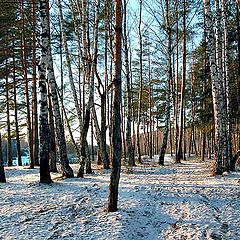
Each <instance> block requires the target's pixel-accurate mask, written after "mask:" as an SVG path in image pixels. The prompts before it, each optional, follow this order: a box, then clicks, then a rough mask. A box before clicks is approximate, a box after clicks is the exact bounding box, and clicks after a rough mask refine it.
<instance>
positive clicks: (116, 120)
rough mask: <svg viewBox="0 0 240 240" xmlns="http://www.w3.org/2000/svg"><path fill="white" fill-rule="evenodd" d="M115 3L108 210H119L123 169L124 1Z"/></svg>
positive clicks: (118, 0)
mask: <svg viewBox="0 0 240 240" xmlns="http://www.w3.org/2000/svg"><path fill="white" fill-rule="evenodd" d="M114 3H115V33H114V43H115V52H114V66H115V72H114V81H113V82H114V100H113V136H112V142H113V159H112V171H111V177H110V185H109V197H108V212H115V211H117V210H118V208H117V203H118V185H119V179H120V170H121V158H122V145H121V130H120V129H121V114H120V108H121V83H122V77H121V71H122V56H121V54H122V1H121V0H114Z"/></svg>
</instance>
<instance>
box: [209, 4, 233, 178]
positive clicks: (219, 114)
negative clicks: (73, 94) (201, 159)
mask: <svg viewBox="0 0 240 240" xmlns="http://www.w3.org/2000/svg"><path fill="white" fill-rule="evenodd" d="M215 3H216V4H215V6H216V11H218V9H217V8H218V1H215ZM204 10H205V16H206V32H207V40H208V45H207V50H208V53H209V59H210V72H211V79H212V96H213V108H214V127H215V136H214V139H215V149H214V150H215V152H214V153H215V154H214V155H215V165H214V168H213V173H214V174H216V175H220V174H222V173H223V171H226V170H227V168H226V167H227V166H225V167H223V164H226V162H227V160H228V159H227V158H228V156H227V155H228V144H227V132H226V119H227V112H226V101H225V100H226V99H225V93H224V86H223V81H222V75H221V72H222V69H221V60H220V59H219V58H220V57H221V54H220V51H219V47H220V46H221V40H220V39H219V37H220V36H219V34H220V33H219V31H220V30H219V29H217V31H216V34H214V30H213V25H214V24H213V20H212V19H213V16H212V13H211V9H210V1H209V0H204ZM217 17H219V16H218V15H217ZM216 21H217V27H219V25H220V23H219V22H218V21H219V19H218V18H216ZM215 44H216V45H215Z"/></svg>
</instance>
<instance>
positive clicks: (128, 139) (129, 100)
mask: <svg viewBox="0 0 240 240" xmlns="http://www.w3.org/2000/svg"><path fill="white" fill-rule="evenodd" d="M123 11H124V12H123V15H124V22H123V44H124V61H125V72H126V85H127V86H126V87H127V93H126V95H127V124H126V143H127V152H128V165H129V167H130V172H132V166H133V165H134V150H133V145H132V138H131V135H132V93H131V79H130V69H129V58H128V53H129V50H128V37H127V2H126V0H124V6H123Z"/></svg>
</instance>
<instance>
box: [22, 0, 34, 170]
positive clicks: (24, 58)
mask: <svg viewBox="0 0 240 240" xmlns="http://www.w3.org/2000/svg"><path fill="white" fill-rule="evenodd" d="M21 17H22V29H23V31H22V33H21V52H22V73H23V80H24V91H25V102H26V112H27V121H26V123H27V140H28V155H29V167H30V168H34V161H33V141H32V140H33V139H32V125H31V112H30V99H29V86H28V72H27V49H26V36H25V30H24V29H25V27H26V26H25V14H24V6H23V0H22V1H21Z"/></svg>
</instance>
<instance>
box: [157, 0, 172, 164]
mask: <svg viewBox="0 0 240 240" xmlns="http://www.w3.org/2000/svg"><path fill="white" fill-rule="evenodd" d="M169 7H170V3H169V0H166V27H167V36H168V50H167V79H166V83H165V84H166V85H165V94H166V105H165V114H166V117H165V126H164V133H163V142H162V147H161V152H160V156H159V164H160V165H164V157H165V153H166V149H167V143H168V132H169V122H170V82H171V81H172V59H171V57H172V30H171V26H170V9H169ZM170 130H171V129H170Z"/></svg>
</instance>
